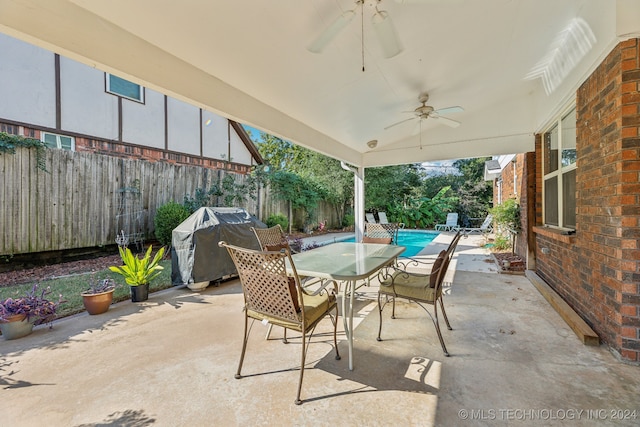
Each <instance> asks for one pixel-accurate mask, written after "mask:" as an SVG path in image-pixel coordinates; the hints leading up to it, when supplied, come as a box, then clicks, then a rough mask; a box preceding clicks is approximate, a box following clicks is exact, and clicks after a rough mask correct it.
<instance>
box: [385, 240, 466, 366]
mask: <svg viewBox="0 0 640 427" xmlns="http://www.w3.org/2000/svg"><path fill="white" fill-rule="evenodd" d="M461 235H462V234H461V232H460V231H458V232H457V233H456V235H455V236H454V238H453V240H452V241H451V243H450V244H449V247H448V248H447V250H446V251H445V250H443V251H441V252H440V254H439V255H438V257H437V258H436V260H435V262H434V263H433V266H432V267H431V272H430V273H429V274H422V273H416V272H410V271H407V267H408V266H410V265H413V266H419V265H420V264H421V261H418V260H414V259H410V260H407V261H398V262H397V263H396V264H395V265H392V266H390V267H388V268H387V269H385V270H382V271H381V272H380V273H379V275H378V278H379V279H380V290H379V291H378V311H379V314H380V326H379V328H378V338H377V340H378V341H382V338H381V337H380V335H381V332H382V310H383V309H384V307H385V305H386V304H387V303H388V302H391V303H392V311H391V318H392V319H395V318H396V317H395V315H396V298H403V299H406V300H409V301H413V302H415V303H417V304H418V305H419V306H420V307H422V309H424V311H426V312H427V314H428V315H429V317H430V318H431V321H432V322H433V324H434V326H435V328H436V333H437V334H438V339H439V340H440V345H441V346H442V351H443V352H444V354H445V356H449V352H448V351H447V347H446V346H445V344H444V339H443V338H442V333H441V332H440V323H439V321H438V304H439V305H440V308H441V309H442V315H443V316H444V320H445V322H446V324H447V328H448V329H449V330H451V325H450V324H449V319H448V318H447V313H446V311H445V310H444V303H443V302H442V283H443V281H444V276H445V273H446V272H447V268H448V267H449V262H450V261H451V258H452V257H453V253H454V252H455V250H456V246H457V245H458V241H459V240H460V237H461ZM383 300H384V302H383ZM426 305H432V306H433V311H434V315H433V316H432V315H431V312H430V311H429V310H428V309H427V307H426Z"/></svg>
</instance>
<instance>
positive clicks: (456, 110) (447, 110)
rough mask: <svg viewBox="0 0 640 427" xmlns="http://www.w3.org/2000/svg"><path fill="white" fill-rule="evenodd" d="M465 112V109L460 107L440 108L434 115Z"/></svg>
mask: <svg viewBox="0 0 640 427" xmlns="http://www.w3.org/2000/svg"><path fill="white" fill-rule="evenodd" d="M462 112H464V108H462V107H459V106H457V105H456V106H454V107H447V108H440V109H439V110H435V111H434V113H436V114H451V113H462Z"/></svg>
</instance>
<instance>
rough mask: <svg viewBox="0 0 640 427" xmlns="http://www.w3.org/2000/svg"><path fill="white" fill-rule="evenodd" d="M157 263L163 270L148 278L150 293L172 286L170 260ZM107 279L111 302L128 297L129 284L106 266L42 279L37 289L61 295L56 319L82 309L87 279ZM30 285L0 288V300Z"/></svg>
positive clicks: (19, 293) (53, 296) (21, 292)
mask: <svg viewBox="0 0 640 427" xmlns="http://www.w3.org/2000/svg"><path fill="white" fill-rule="evenodd" d="M160 265H161V266H162V267H164V270H162V272H161V273H160V275H159V276H158V277H156V278H155V279H153V280H152V281H151V284H150V285H149V292H150V293H151V292H156V291H160V290H162V289H167V288H170V287H172V286H173V285H172V284H171V260H164V261H160ZM107 278H111V279H113V280H114V281H115V283H116V289H115V291H114V293H113V302H114V303H115V302H119V301H124V300H128V299H130V298H131V293H130V292H131V291H130V290H129V285H127V284H126V283H125V281H124V279H123V278H122V276H120V275H119V274H117V273H114V272H112V271H110V270H108V269H104V270H101V271H98V272H96V273H84V274H77V275H72V276H65V277H58V278H56V279H50V280H44V281H41V282H38V286H39V288H40V289H42V288H44V287H49V288H51V294H50V295H49V299H50V300H51V301H56V300H57V299H58V295H62V299H63V300H64V301H65V302H64V303H62V304H60V307H59V308H58V311H57V316H56V317H57V318H60V317H65V316H71V315H72V314H76V313H80V312H82V311H84V305H83V304H82V296H81V295H80V294H81V293H82V292H83V291H85V290H86V289H88V288H89V283H90V281H92V280H101V279H107ZM33 285H34V283H26V284H22V285H16V286H8V287H1V288H0V300H3V299H5V298H9V297H11V298H15V297H21V296H24V295H25V294H26V293H27V292H28V291H30V290H31V288H32V287H33Z"/></svg>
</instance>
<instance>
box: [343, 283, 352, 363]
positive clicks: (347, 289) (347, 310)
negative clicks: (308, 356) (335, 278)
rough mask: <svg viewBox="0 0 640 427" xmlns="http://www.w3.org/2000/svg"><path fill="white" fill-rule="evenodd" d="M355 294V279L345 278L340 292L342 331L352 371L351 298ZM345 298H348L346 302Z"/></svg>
mask: <svg viewBox="0 0 640 427" xmlns="http://www.w3.org/2000/svg"><path fill="white" fill-rule="evenodd" d="M354 294H355V280H347V281H346V282H345V284H344V293H343V294H342V313H343V314H342V321H343V324H344V333H345V335H346V336H347V342H348V344H349V370H350V371H353V298H354ZM347 299H348V300H349V301H348V303H347Z"/></svg>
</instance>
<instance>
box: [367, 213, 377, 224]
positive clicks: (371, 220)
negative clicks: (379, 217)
mask: <svg viewBox="0 0 640 427" xmlns="http://www.w3.org/2000/svg"><path fill="white" fill-rule="evenodd" d="M364 217H365V218H366V220H367V222H368V223H370V224H375V223H376V222H378V221H376V217H375V216H373V214H372V213H366V214H364Z"/></svg>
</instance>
